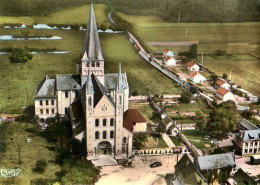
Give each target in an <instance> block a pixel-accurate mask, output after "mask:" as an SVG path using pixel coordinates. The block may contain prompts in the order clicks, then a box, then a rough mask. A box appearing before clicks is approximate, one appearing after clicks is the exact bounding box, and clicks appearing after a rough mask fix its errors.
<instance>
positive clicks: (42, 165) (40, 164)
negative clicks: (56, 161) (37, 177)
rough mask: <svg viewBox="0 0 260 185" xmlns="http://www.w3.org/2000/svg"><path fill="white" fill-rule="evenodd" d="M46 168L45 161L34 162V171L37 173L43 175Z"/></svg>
mask: <svg viewBox="0 0 260 185" xmlns="http://www.w3.org/2000/svg"><path fill="white" fill-rule="evenodd" d="M46 167H47V162H46V160H45V159H40V160H38V161H36V163H35V168H34V171H36V172H38V173H43V172H44V171H45V168H46Z"/></svg>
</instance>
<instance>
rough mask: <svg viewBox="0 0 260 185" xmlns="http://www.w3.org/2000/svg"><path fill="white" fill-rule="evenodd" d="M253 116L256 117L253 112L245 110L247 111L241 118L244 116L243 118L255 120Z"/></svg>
mask: <svg viewBox="0 0 260 185" xmlns="http://www.w3.org/2000/svg"><path fill="white" fill-rule="evenodd" d="M253 115H254V113H253V111H251V110H245V111H243V112H242V113H241V116H242V117H243V118H245V119H249V120H250V119H252V118H253Z"/></svg>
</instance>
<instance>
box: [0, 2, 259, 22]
mask: <svg viewBox="0 0 260 185" xmlns="http://www.w3.org/2000/svg"><path fill="white" fill-rule="evenodd" d="M93 1H94V0H93ZM90 2H91V0H11V1H10V0H0V15H16V16H18V15H19V16H21V15H22V16H30V15H38V16H39V15H46V14H48V13H51V12H54V11H56V10H59V9H62V8H66V7H71V6H78V5H82V4H87V3H90ZM94 2H95V3H111V4H112V5H113V6H114V7H115V8H116V10H119V11H122V12H124V13H127V14H137V15H157V16H160V17H161V18H163V19H164V20H166V21H171V22H178V21H179V20H180V22H239V21H259V20H260V3H259V1H257V0H192V1H191V0H131V1H128V0H96V1H94ZM179 17H180V19H179Z"/></svg>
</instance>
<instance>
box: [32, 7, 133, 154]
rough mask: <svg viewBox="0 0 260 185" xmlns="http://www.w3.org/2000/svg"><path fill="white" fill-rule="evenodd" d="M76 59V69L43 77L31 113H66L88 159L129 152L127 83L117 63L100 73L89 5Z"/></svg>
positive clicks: (102, 63)
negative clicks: (114, 69) (67, 72)
mask: <svg viewBox="0 0 260 185" xmlns="http://www.w3.org/2000/svg"><path fill="white" fill-rule="evenodd" d="M81 56H82V57H81V60H80V61H79V63H78V64H77V74H76V75H73V74H58V75H56V78H55V79H50V78H49V77H48V76H46V77H45V78H44V80H43V81H42V82H41V83H40V84H39V86H38V88H37V89H36V93H35V114H36V115H37V116H38V117H39V118H41V119H42V120H45V119H47V118H50V117H55V116H56V115H57V114H59V115H61V116H65V115H68V116H69V117H70V119H71V124H72V129H73V134H74V137H75V138H77V139H79V140H81V141H82V142H83V143H85V144H86V150H87V158H88V159H93V158H95V157H96V156H98V155H111V156H113V157H114V158H116V159H121V158H124V157H127V156H129V155H131V153H132V140H133V129H132V128H133V125H129V124H131V123H130V122H124V114H125V113H126V111H127V110H128V97H129V86H128V82H127V75H126V73H122V71H121V65H119V66H115V67H116V68H118V73H107V74H105V71H104V66H105V60H104V58H103V54H102V49H101V45H100V40H99V35H98V29H97V24H96V19H95V14H94V7H93V5H92V6H91V9H90V13H89V18H88V23H87V29H86V36H85V40H84V45H83V49H82V53H81Z"/></svg>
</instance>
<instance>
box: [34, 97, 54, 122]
mask: <svg viewBox="0 0 260 185" xmlns="http://www.w3.org/2000/svg"><path fill="white" fill-rule="evenodd" d="M52 100H53V101H54V104H53V105H52V103H51V101H52ZM40 101H42V105H40ZM46 101H48V105H47V104H46ZM46 109H48V110H49V114H47V113H46ZM41 110H42V111H43V114H41ZM53 110H54V113H52V111H53ZM56 114H57V100H56V98H41V99H38V98H37V99H35V115H37V116H38V117H39V118H43V119H46V118H49V117H55V116H56Z"/></svg>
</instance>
